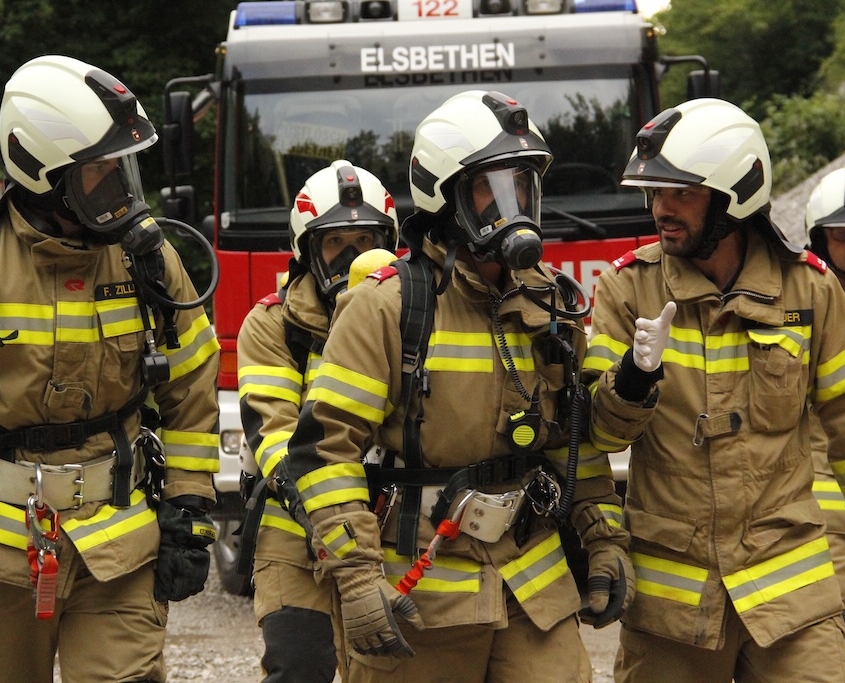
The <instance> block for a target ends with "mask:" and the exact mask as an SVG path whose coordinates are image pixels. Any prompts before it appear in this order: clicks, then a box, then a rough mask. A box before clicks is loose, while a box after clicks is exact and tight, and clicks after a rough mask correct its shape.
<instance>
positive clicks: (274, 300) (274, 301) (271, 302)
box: [258, 292, 282, 306]
mask: <svg viewBox="0 0 845 683" xmlns="http://www.w3.org/2000/svg"><path fill="white" fill-rule="evenodd" d="M258 303H260V304H264V305H265V306H278V305H279V304H280V303H282V300H281V299H280V298H279V295H278V294H276V293H275V292H273V293H272V294H268V295H267V296H265V297H263V298H261V299H259V300H258Z"/></svg>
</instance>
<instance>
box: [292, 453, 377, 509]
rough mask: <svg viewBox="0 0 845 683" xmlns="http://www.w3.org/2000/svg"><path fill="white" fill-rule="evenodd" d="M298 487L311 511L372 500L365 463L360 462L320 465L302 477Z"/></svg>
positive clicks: (297, 483)
mask: <svg viewBox="0 0 845 683" xmlns="http://www.w3.org/2000/svg"><path fill="white" fill-rule="evenodd" d="M296 488H298V489H299V493H300V495H301V496H302V503H303V505H304V506H305V511H306V512H308V513H311V512H313V511H314V510H319V509H321V508H325V507H329V506H330V505H342V504H343V503H351V502H355V501H363V502H365V503H369V502H370V491H369V489H368V488H367V475H366V474H365V472H364V465H363V464H361V463H357V462H356V463H352V462H350V463H340V464H336V465H325V466H323V467H319V468H317V469H316V470H313V471H311V472H309V473H308V474H306V475H304V476H302V477H300V478H299V479H298V480H297V482H296Z"/></svg>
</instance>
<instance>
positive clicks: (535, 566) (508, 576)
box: [499, 533, 569, 602]
mask: <svg viewBox="0 0 845 683" xmlns="http://www.w3.org/2000/svg"><path fill="white" fill-rule="evenodd" d="M568 571H569V565H568V564H567V563H566V555H565V554H564V552H563V548H562V547H561V545H560V535H559V534H556V533H555V534H552V535H551V536H549V537H548V538H547V539H546V540H545V541H543V542H542V543H540V544H539V545H537V546H535V547H533V548H531V550H529V551H528V552H527V553H525V554H524V555H522V556H521V557H517V558H516V559H515V560H512V561H511V562H508V563H507V564H506V565H505V566H504V567H502V568H501V569H500V570H499V573H500V574H501V575H502V576H503V577H504V579H505V581H506V582H507V584H508V586H510V589H511V591H513V594H514V596H515V597H516V599H517V600H519V601H520V602H525V601H526V600H527V599H528V598H530V597H531V596H533V595H535V594H537V593H539V592H540V591H541V590H543V589H544V588H546V587H547V586H548V585H550V584H551V583H553V582H555V581H557V580H558V579H559V578H560V577H562V576H563V575H564V574H566V573H567V572H568Z"/></svg>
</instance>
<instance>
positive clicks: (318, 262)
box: [308, 226, 393, 298]
mask: <svg viewBox="0 0 845 683" xmlns="http://www.w3.org/2000/svg"><path fill="white" fill-rule="evenodd" d="M392 246H393V245H390V247H392ZM386 247H387V248H390V247H388V245H387V230H386V229H385V228H383V227H381V226H360V227H358V226H356V227H345V228H328V229H324V230H319V231H318V232H316V233H315V234H314V235H313V236H312V237H311V241H310V243H309V247H308V249H309V251H310V253H311V268H312V270H313V272H314V275H315V276H316V277H317V281H318V283H319V285H320V288H321V289H322V291H323V293H324V294H326V295H330V296H331V298H333V296H332V295H334V296H336V295H337V292H338V291H341V290H343V289H345V284H346V279H347V277H348V275H349V267H350V266H351V265H352V261H354V260H355V257H356V256H358V255H359V254H363V253H364V252H365V251H369V250H370V249H384V248H386Z"/></svg>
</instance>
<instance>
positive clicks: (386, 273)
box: [367, 266, 399, 282]
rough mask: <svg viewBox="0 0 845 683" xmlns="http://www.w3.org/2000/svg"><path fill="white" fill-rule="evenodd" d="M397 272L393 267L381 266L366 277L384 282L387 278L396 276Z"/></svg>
mask: <svg viewBox="0 0 845 683" xmlns="http://www.w3.org/2000/svg"><path fill="white" fill-rule="evenodd" d="M398 274H399V271H398V270H396V268H395V267H393V266H382V267H381V268H378V269H376V270H374V271H373V272H372V273H370V274H369V275H367V277H371V278H373V279H374V280H378V281H379V282H384V281H385V280H386V279H387V278H389V277H393V276H394V275H398Z"/></svg>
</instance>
